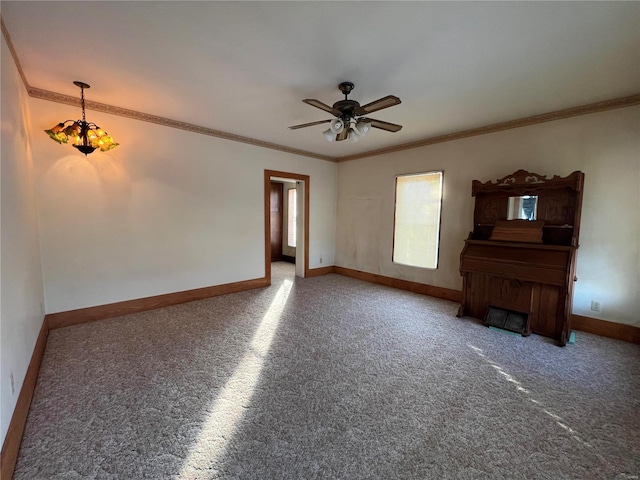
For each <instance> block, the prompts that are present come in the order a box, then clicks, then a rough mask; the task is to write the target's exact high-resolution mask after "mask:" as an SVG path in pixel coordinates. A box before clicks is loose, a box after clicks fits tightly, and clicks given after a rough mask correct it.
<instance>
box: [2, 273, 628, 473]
mask: <svg viewBox="0 0 640 480" xmlns="http://www.w3.org/2000/svg"><path fill="white" fill-rule="evenodd" d="M456 311H457V304H454V303H451V302H448V301H444V300H439V299H435V298H430V297H426V296H422V295H417V294H412V293H408V292H404V291H400V290H394V289H390V288H386V287H382V286H378V285H373V284H369V283H365V282H360V281H358V280H354V279H351V278H347V277H342V276H339V275H335V274H331V275H325V276H321V277H316V278H309V279H295V280H294V278H293V266H292V265H289V264H286V263H276V264H274V273H273V285H272V286H271V287H269V288H266V289H259V290H253V291H248V292H242V293H237V294H232V295H227V296H222V297H215V298H211V299H208V300H203V301H199V302H193V303H189V304H184V305H178V306H174V307H170V308H165V309H159V310H155V311H150V312H144V313H139V314H133V315H127V316H124V317H120V318H114V319H110V320H103V321H100V322H95V323H90V324H85V325H79V326H75V327H69V328H65V329H60V330H54V331H52V332H50V335H49V340H48V344H47V349H46V353H45V357H44V361H43V364H42V368H41V371H40V377H39V379H38V385H37V388H36V392H35V397H34V400H33V403H32V406H31V411H30V414H29V419H28V422H27V427H26V432H25V436H24V439H23V443H22V448H21V450H20V455H19V459H18V464H17V468H16V471H15V476H14V478H15V479H16V480H19V479H54V478H55V479H74V478H95V479H116V478H117V479H142V478H149V479H163V478H171V479H178V480H185V479H247V480H254V479H255V480H270V479H292V480H307V479H344V480H358V479H381V480H394V479H554V480H555V479H607V480H609V479H617V480H621V479H638V478H639V476H640V348H639V347H638V345H633V344H629V343H624V342H619V341H615V340H610V339H606V338H601V337H596V336H593V335H589V334H585V333H581V332H577V343H576V344H575V345H569V346H567V347H564V348H560V347H557V346H556V345H555V344H554V342H552V341H550V340H548V339H545V338H542V337H539V336H535V335H533V336H531V337H529V338H521V337H517V336H512V335H508V334H504V333H500V332H495V331H492V330H489V329H487V328H486V327H483V326H481V325H480V324H478V323H477V322H474V321H472V320H470V319H458V318H456V317H455V313H456Z"/></svg>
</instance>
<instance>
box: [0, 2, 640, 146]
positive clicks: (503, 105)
mask: <svg viewBox="0 0 640 480" xmlns="http://www.w3.org/2000/svg"><path fill="white" fill-rule="evenodd" d="M1 7H2V17H3V19H4V22H5V25H6V27H7V30H8V32H9V34H10V37H11V39H12V41H13V44H14V46H15V50H16V52H17V55H18V58H19V60H20V63H21V65H22V68H23V70H24V73H25V75H26V77H27V79H28V81H29V84H30V85H31V86H33V87H37V88H40V89H45V90H51V91H54V92H58V93H65V94H68V95H74V96H77V95H78V94H79V90H78V89H77V87H75V86H74V85H73V84H72V81H73V80H81V81H84V82H87V83H89V84H90V85H91V87H92V88H91V89H90V90H89V91H87V94H86V96H87V99H89V100H94V101H97V102H102V103H107V104H110V105H115V106H119V107H124V108H128V109H131V110H136V111H140V112H144V113H149V114H154V115H159V116H163V117H167V118H171V119H175V120H180V121H184V122H189V123H194V124H197V125H201V126H204V127H208V128H212V129H216V130H221V131H224V132H229V133H233V134H238V135H243V136H247V137H251V138H255V139H258V140H263V141H268V142H272V143H277V144H281V145H285V146H288V147H292V148H298V149H302V150H307V151H310V152H314V153H318V154H324V155H330V156H336V157H340V156H345V155H351V154H356V153H360V152H364V151H369V150H375V149H379V148H383V147H388V146H393V145H400V144H403V143H408V142H412V141H417V140H421V139H424V138H429V137H434V136H437V135H442V134H446V133H452V132H457V131H461V130H465V129H469V128H474V127H480V126H484V125H488V124H492V123H497V122H501V121H507V120H512V119H517V118H521V117H526V116H530V115H535V114H540V113H546V112H549V111H553V110H558V109H562V108H568V107H572V106H579V105H584V104H588V103H593V102H597V101H602V100H609V99H612V98H617V97H623V96H627V95H632V94H637V93H640V2H635V1H634V2H558V3H556V2H239V1H236V2H206V1H204V2H186V1H144V2H132V1H131V2H115V1H114V2H107V1H104V2H81V1H71V2H47V1H45V2H30V1H14V2H11V1H3V2H2V3H1ZM345 80H346V81H351V82H353V83H355V85H356V87H355V90H354V91H353V93H352V94H351V95H350V98H351V99H353V100H357V101H359V102H360V103H361V104H365V103H368V102H371V101H373V100H375V99H378V98H380V97H383V96H385V95H396V96H398V97H400V98H401V100H402V104H401V105H398V106H395V107H391V108H388V109H386V110H381V111H379V112H376V113H375V114H372V115H371V117H373V118H376V119H380V120H385V121H388V122H392V123H399V124H401V125H403V126H404V128H403V129H402V130H401V131H400V132H398V133H389V132H385V131H382V130H375V129H374V130H373V131H372V132H371V133H370V135H369V136H368V137H367V138H366V139H364V140H362V141H360V142H358V143H355V144H352V143H350V142H348V141H346V142H335V143H328V142H327V141H326V140H324V138H323V136H322V134H321V132H322V131H323V130H324V129H325V128H326V127H324V126H323V125H320V126H315V127H309V128H306V129H301V130H295V131H293V130H289V129H288V128H287V127H288V126H290V125H295V124H300V123H307V122H313V121H317V120H323V119H328V118H330V115H329V114H327V113H325V112H323V111H322V110H319V109H316V108H313V107H311V106H309V105H306V104H304V103H302V102H301V100H302V99H304V98H316V99H318V100H320V101H322V102H324V103H327V104H330V105H331V104H333V103H334V102H336V101H338V100H340V99H342V98H343V97H342V95H341V93H340V92H339V91H338V89H337V85H338V83H339V82H341V81H345ZM323 127H324V128H323ZM110 133H112V134H113V135H114V136H117V132H115V131H112V130H111V129H110Z"/></svg>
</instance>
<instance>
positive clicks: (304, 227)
mask: <svg viewBox="0 0 640 480" xmlns="http://www.w3.org/2000/svg"><path fill="white" fill-rule="evenodd" d="M273 180H275V181H281V182H282V181H284V182H295V184H296V188H295V190H296V204H297V208H296V210H297V222H296V235H295V236H296V249H295V263H296V276H297V277H306V276H308V272H309V176H308V175H300V174H297V173H289V172H280V171H276V170H265V171H264V199H265V200H264V203H265V204H264V221H265V278H266V279H267V281H268V282H269V283H271V260H272V257H273V258H274V259H275V258H276V257H275V256H274V253H273V248H280V249H281V248H282V247H274V245H273V243H277V241H276V242H273V241H272V228H271V225H272V222H273V221H274V220H272V215H277V214H278V213H277V212H276V211H272V200H271V197H272V181H273ZM276 195H277V194H276ZM283 200H284V198H283ZM285 221H286V219H284V218H283V223H284V222H285ZM279 251H280V252H281V251H282V250H279ZM276 255H277V253H276Z"/></svg>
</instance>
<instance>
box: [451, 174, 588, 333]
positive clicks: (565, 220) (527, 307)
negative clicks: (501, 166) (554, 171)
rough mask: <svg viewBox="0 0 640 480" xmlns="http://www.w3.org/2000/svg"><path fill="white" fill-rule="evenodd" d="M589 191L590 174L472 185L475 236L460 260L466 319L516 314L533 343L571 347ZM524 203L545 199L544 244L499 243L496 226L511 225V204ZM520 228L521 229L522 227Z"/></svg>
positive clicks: (540, 212)
mask: <svg viewBox="0 0 640 480" xmlns="http://www.w3.org/2000/svg"><path fill="white" fill-rule="evenodd" d="M583 185H584V174H583V173H582V172H573V173H572V174H571V175H568V176H567V177H560V176H557V175H556V176H554V177H552V178H547V177H546V175H540V174H538V173H532V172H527V171H526V170H518V171H517V172H514V173H513V174H511V175H507V176H505V177H503V178H500V179H498V180H497V181H495V182H492V181H488V182H484V183H483V182H480V181H478V180H474V181H473V182H472V188H471V193H472V195H473V196H474V197H475V199H476V200H475V208H474V229H473V231H472V232H471V233H470V234H469V238H468V239H467V240H465V246H464V249H463V250H462V253H461V254H460V273H461V275H462V277H463V289H462V304H461V306H460V310H459V313H458V316H464V315H468V316H471V317H476V318H480V319H484V318H485V316H486V314H487V311H488V309H489V307H490V306H494V307H498V308H504V309H507V310H515V311H518V312H522V313H525V314H527V315H528V322H527V329H526V331H525V333H524V334H525V335H528V334H530V333H537V334H541V335H545V336H549V337H552V338H555V339H557V340H558V341H559V343H560V344H561V345H565V344H566V342H567V340H568V338H569V335H570V333H571V326H570V320H571V305H572V295H573V283H574V278H575V268H576V251H577V248H578V238H579V233H580V213H581V210H582V192H583ZM522 195H535V196H537V197H538V200H537V216H536V219H537V221H541V222H542V230H543V232H542V243H533V242H529V243H527V242H523V241H521V240H520V239H519V238H518V236H517V235H514V241H508V239H507V240H505V237H500V238H501V240H500V241H496V240H495V239H493V240H492V239H491V237H492V232H493V229H494V226H495V225H496V223H497V224H499V225H500V226H503V225H504V224H505V223H506V224H509V221H507V210H508V202H509V197H511V196H522ZM512 222H513V224H512V225H513V226H514V228H516V229H517V226H518V222H522V221H521V220H518V221H512ZM525 223H526V222H525ZM507 231H508V229H507ZM518 240H520V241H518Z"/></svg>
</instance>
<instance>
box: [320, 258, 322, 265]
mask: <svg viewBox="0 0 640 480" xmlns="http://www.w3.org/2000/svg"><path fill="white" fill-rule="evenodd" d="M320 265H322V257H320Z"/></svg>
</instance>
